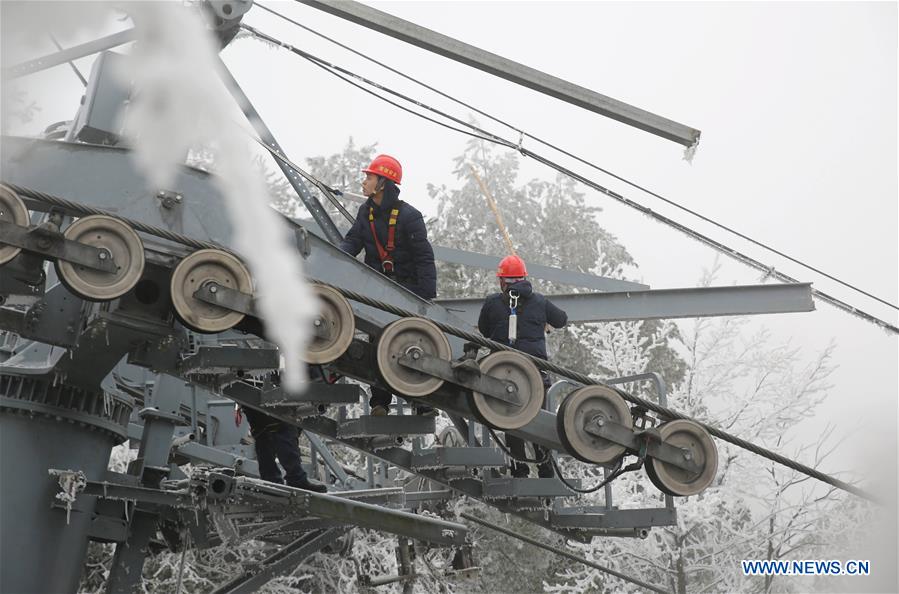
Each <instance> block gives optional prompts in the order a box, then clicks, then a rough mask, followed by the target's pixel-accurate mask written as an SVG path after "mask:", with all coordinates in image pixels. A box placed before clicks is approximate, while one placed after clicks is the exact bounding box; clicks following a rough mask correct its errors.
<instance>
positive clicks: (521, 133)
mask: <svg viewBox="0 0 899 594" xmlns="http://www.w3.org/2000/svg"><path fill="white" fill-rule="evenodd" d="M256 6H258V7H259V8H261V9H263V10H265V11H267V12H269V13H271V14H273V15H275V16H277V17H278V18H281V19H283V20H285V21H287V22H288V23H291V24H293V25H295V26H297V27H299V28H301V29H303V30H304V31H307V32H309V33H312V34H313V35H316V36H318V37H320V38H322V39H325V40H326V41H329V42H330V43H333V44H334V45H337V46H338V47H340V48H343V49H345V50H347V51H348V52H351V53H352V54H354V55H356V56H359V57H361V58H363V59H365V60H367V61H369V62H371V63H373V64H376V65H378V66H380V67H381V68H384V69H385V70H387V71H389V72H392V73H393V74H396V75H397V76H400V77H402V78H404V79H406V80H408V81H410V82H413V83H415V84H417V85H419V86H421V87H422V88H425V89H427V90H429V91H431V92H432V93H436V94H437V95H440V96H441V97H443V98H445V99H449V100H450V101H452V102H454V103H456V104H458V105H461V106H463V107H465V108H467V109H470V110H472V111H474V112H475V113H477V114H480V115H482V116H484V117H486V118H488V119H490V120H493V121H494V122H496V123H498V124H501V125H503V126H506V127H507V128H510V129H511V130H514V131H515V132H517V133H518V134H519V136H520V137H521V138H522V139H523V138H524V137H527V138H530V139H532V140H535V141H537V142H539V143H540V144H542V145H544V146H546V147H549V148H551V149H552V150H554V151H556V152H559V153H561V154H563V155H565V156H566V157H569V158H571V159H574V160H576V161H578V162H579V163H582V164H583V165H586V166H588V167H591V168H592V169H595V170H597V171H599V172H601V173H604V174H606V175H608V176H610V177H612V178H614V179H617V180H618V181H620V182H623V183H625V184H627V185H629V186H630V187H632V188H634V189H637V190H640V191H641V192H645V193H646V194H649V195H650V196H652V197H654V198H658V199H659V200H661V201H662V202H665V203H666V204H670V205H671V206H674V207H675V208H678V209H680V210H681V211H683V212H686V213H688V214H691V215H693V216H695V217H697V218H698V219H700V220H703V221H705V222H707V223H710V224H712V225H714V226H716V227H718V228H719V229H722V230H724V231H727V232H729V233H732V234H733V235H736V236H737V237H740V238H741V239H744V240H746V241H748V242H750V243H752V244H753V245H756V246H758V247H761V248H763V249H766V250H768V251H770V252H772V253H774V254H777V255H778V256H781V257H783V258H786V259H787V260H790V261H791V262H793V263H795V264H799V265H800V266H803V267H805V268H807V269H809V270H811V271H812V272H816V273H818V274H820V275H822V276H824V277H826V278H829V279H830V280H832V281H834V282H837V283H839V284H841V285H843V286H844V287H847V288H849V289H852V290H854V291H857V292H858V293H861V294H862V295H865V296H866V297H870V298H871V299H874V300H875V301H879V302H880V303H882V304H884V305H886V306H888V307H891V308H893V309H899V306H897V305H895V304H893V303H890V302H889V301H886V300H885V299H881V298H880V297H878V296H877V295H874V294H872V293H870V292H868V291H865V290H864V289H860V288H859V287H856V286H855V285H853V284H851V283H847V282H845V281H843V280H840V279H839V278H837V277H835V276H832V275H830V274H828V273H826V272H824V271H823V270H820V269H818V268H816V267H814V266H812V265H810V264H807V263H805V262H803V261H801V260H799V259H797V258H793V257H792V256H790V255H789V254H786V253H784V252H781V251H780V250H777V249H775V248H773V247H771V246H769V245H767V244H765V243H763V242H761V241H758V240H755V239H753V238H751V237H749V236H747V235H745V234H743V233H741V232H739V231H737V230H736V229H733V228H731V227H728V226H727V225H724V224H723V223H719V222H718V221H716V220H714V219H712V218H709V217H707V216H705V215H703V214H701V213H699V212H697V211H695V210H693V209H691V208H688V207H686V206H683V205H682V204H679V203H677V202H675V201H674V200H672V199H670V198H666V197H665V196H662V195H661V194H659V193H658V192H654V191H652V190H650V189H649V188H646V187H644V186H642V185H640V184H638V183H636V182H633V181H631V180H629V179H627V178H625V177H623V176H621V175H618V174H617V173H615V172H613V171H610V170H608V169H606V168H604V167H600V166H599V165H597V164H595V163H592V162H590V161H588V160H586V159H584V158H583V157H579V156H577V155H575V154H573V153H571V152H569V151H567V150H565V149H563V148H561V147H559V146H556V145H555V144H553V143H551V142H549V141H547V140H544V139H542V138H540V137H537V136H534V135H533V134H529V133H527V132H525V131H524V130H522V129H521V128H519V127H517V126H513V125H512V124H510V123H508V122H506V121H504V120H502V119H500V118H498V117H496V116H494V115H491V114H490V113H487V112H485V111H482V110H480V109H478V108H477V107H474V106H473V105H470V104H468V103H466V102H464V101H462V100H460V99H458V98H456V97H454V96H453V95H450V94H449V93H446V92H444V91H441V90H440V89H437V88H435V87H433V86H431V85H429V84H427V83H425V82H422V81H420V80H418V79H417V78H415V77H413V76H410V75H408V74H406V73H405V72H402V71H400V70H398V69H396V68H393V67H392V66H390V65H388V64H385V63H383V62H381V61H379V60H376V59H374V58H372V57H371V56H369V55H367V54H364V53H363V52H360V51H358V50H355V49H353V48H352V47H350V46H348V45H346V44H344V43H341V42H339V41H337V40H336V39H333V38H331V37H328V36H327V35H324V34H323V33H320V32H318V31H316V30H314V29H312V28H311V27H307V26H305V25H303V24H302V23H299V22H297V21H296V20H294V19H291V18H290V17H288V16H286V15H283V14H281V13H279V12H277V11H276V10H273V9H271V8H268V7H266V6H263V5H262V4H259V3H258V2H257V3H256ZM335 68H336V67H335ZM351 74H352V73H351ZM416 104H418V105H422V106H423V107H425V108H427V109H431V108H430V107H428V106H427V105H424V104H421V103H419V102H416ZM457 121H458V120H457ZM462 123H463V124H464V125H466V126H470V127H471V126H472V125H471V124H468V123H464V122H462ZM496 138H498V137H496Z"/></svg>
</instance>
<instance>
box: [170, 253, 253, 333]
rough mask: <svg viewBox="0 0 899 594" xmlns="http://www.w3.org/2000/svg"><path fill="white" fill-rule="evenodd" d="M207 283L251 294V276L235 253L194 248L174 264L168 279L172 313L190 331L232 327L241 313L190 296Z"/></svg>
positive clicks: (215, 330)
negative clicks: (170, 277) (196, 249)
mask: <svg viewBox="0 0 899 594" xmlns="http://www.w3.org/2000/svg"><path fill="white" fill-rule="evenodd" d="M208 283H216V284H218V285H219V286H222V287H226V288H229V289H234V290H236V291H240V292H241V293H246V294H248V295H252V294H253V277H252V276H250V271H249V270H247V268H246V266H244V265H243V263H242V262H241V261H240V260H238V259H237V257H236V256H233V255H231V254H229V253H228V252H225V251H222V250H215V249H205V250H198V251H196V252H194V253H192V254H191V255H189V256H187V257H186V258H184V259H183V260H181V262H180V263H179V264H178V266H176V267H175V270H174V272H173V273H172V282H171V291H172V305H174V307H175V313H176V314H177V315H178V318H179V319H180V320H181V322H182V323H183V324H184V325H185V326H187V327H188V328H190V329H191V330H194V331H196V332H201V333H204V334H213V333H216V332H223V331H225V330H227V329H229V328H231V327H233V326H235V325H236V324H237V323H238V322H240V321H241V320H242V319H243V318H244V314H243V313H241V312H239V311H234V310H232V309H228V308H225V307H222V306H220V305H216V304H214V303H207V302H205V301H202V300H200V299H197V298H196V297H194V293H195V292H196V291H197V290H198V289H199V288H201V287H203V286H204V285H206V284H208Z"/></svg>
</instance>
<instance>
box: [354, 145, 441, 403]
mask: <svg viewBox="0 0 899 594" xmlns="http://www.w3.org/2000/svg"><path fill="white" fill-rule="evenodd" d="M362 172H363V173H364V174H365V179H364V180H363V181H362V193H363V194H365V196H367V197H368V200H367V201H366V202H365V203H364V204H363V205H362V206H360V207H359V212H358V213H357V214H356V220H355V221H354V222H353V226H352V227H351V228H350V230H349V231H347V234H346V237H345V238H344V240H343V241H341V242H340V249H341V250H343V251H345V252H346V253H348V254H350V255H351V256H356V255H357V254H359V252H360V251H362V250H363V249H364V250H365V263H366V264H368V265H369V266H370V267H372V268H374V269H375V270H377V271H378V272H381V273H382V274H384V275H385V276H387V277H388V278H390V279H393V280H394V281H396V282H397V283H399V284H401V285H402V286H404V287H406V288H407V289H409V290H410V291H412V292H413V293H415V294H416V295H418V296H419V297H421V298H423V299H433V298H434V297H436V296H437V267H436V265H435V264H434V249H433V248H432V247H431V243H430V242H429V241H428V230H427V228H426V227H425V222H424V218H422V216H421V212H419V211H418V210H417V209H416V208H415V207H414V206H412V205H410V204H408V203H406V202H403V201H402V200H400V188H399V183H400V182H401V181H402V179H403V168H402V166H401V165H400V163H399V161H397V160H396V159H394V158H393V157H390V156H388V155H378V156H377V157H375V158H374V160H373V161H372V162H371V164H370V165H369V166H368V167H367V168H365V169H363V170H362ZM371 394H372V396H371V400H370V401H369V404H370V405H371V409H372V414H373V415H375V416H383V415H386V414H387V412H388V408H389V406H390V401H391V400H392V398H393V395H392V394H391V393H390V392H389V391H387V390H384V389H381V388H374V387H373V388H372V390H371ZM418 413H419V414H427V415H433V414H435V413H436V411H434V410H433V409H432V408H430V407H426V406H419V407H418Z"/></svg>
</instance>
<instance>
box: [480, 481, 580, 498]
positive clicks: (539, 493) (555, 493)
mask: <svg viewBox="0 0 899 594" xmlns="http://www.w3.org/2000/svg"><path fill="white" fill-rule="evenodd" d="M568 482H569V483H571V484H572V486H574V487H578V488H580V486H581V481H580V480H570V481H568ZM571 495H572V492H571V490H570V489H569V488H568V487H566V486H565V484H564V483H562V481H560V480H559V479H556V478H498V479H490V480H485V481H484V498H485V499H510V498H513V497H515V498H520V497H571Z"/></svg>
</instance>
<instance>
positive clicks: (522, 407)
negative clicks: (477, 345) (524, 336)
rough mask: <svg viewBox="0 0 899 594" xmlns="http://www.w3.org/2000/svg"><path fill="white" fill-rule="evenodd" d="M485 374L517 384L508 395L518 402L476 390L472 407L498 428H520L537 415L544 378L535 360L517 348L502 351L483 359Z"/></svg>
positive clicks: (541, 403)
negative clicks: (500, 398)
mask: <svg viewBox="0 0 899 594" xmlns="http://www.w3.org/2000/svg"><path fill="white" fill-rule="evenodd" d="M479 365H480V367H481V374H483V375H489V376H490V377H492V378H494V379H499V380H503V381H506V382H509V383H511V384H513V385H514V386H515V388H514V389H513V390H512V391H510V392H508V393H507V395H508V396H510V397H512V398H514V399H515V400H517V401H518V404H517V405H515V404H511V403H508V402H504V401H502V400H499V399H497V398H493V397H491V396H488V395H485V394H481V393H480V392H472V393H471V397H470V404H471V407H472V408H473V409H474V411H475V413H476V414H477V416H478V417H479V420H481V421H482V422H483V423H484V424H486V425H489V426H490V427H493V428H494V429H518V428H520V427H524V426H525V425H527V424H528V423H530V422H531V421H532V420H534V417H536V416H537V413H539V412H540V409H541V408H542V407H543V379H542V378H541V377H540V372H539V371H538V370H537V367H536V366H535V365H534V364H533V363H531V361H530V360H529V359H528V358H527V357H525V356H524V355H522V354H521V353H516V352H513V351H498V352H496V353H492V354H490V355H487V356H486V357H484V358H483V359H481V361H480V364H479Z"/></svg>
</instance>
